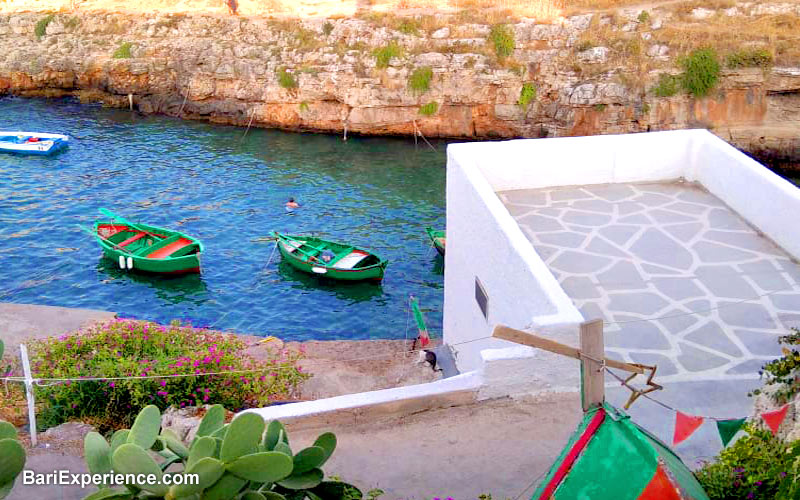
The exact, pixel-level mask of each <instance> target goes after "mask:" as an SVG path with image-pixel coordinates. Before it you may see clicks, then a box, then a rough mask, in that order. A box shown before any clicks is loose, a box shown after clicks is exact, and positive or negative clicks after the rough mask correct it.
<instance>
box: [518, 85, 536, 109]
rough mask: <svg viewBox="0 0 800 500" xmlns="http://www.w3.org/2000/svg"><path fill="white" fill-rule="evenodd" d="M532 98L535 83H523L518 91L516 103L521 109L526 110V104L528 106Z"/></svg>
mask: <svg viewBox="0 0 800 500" xmlns="http://www.w3.org/2000/svg"><path fill="white" fill-rule="evenodd" d="M534 99H536V85H534V84H533V83H531V82H525V83H523V84H522V90H520V91H519V100H518V101H517V105H518V106H519V107H520V108H522V110H523V111H528V106H530V104H531V101H533V100H534Z"/></svg>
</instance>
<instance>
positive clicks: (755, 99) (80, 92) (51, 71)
mask: <svg viewBox="0 0 800 500" xmlns="http://www.w3.org/2000/svg"><path fill="white" fill-rule="evenodd" d="M792 8H794V7H792ZM659 15H660V16H662V17H663V19H662V17H656V16H659ZM793 15H795V14H793ZM428 17H429V18H426V19H420V18H412V19H410V20H409V21H408V22H405V21H403V20H391V19H390V18H387V17H382V18H346V19H305V20H273V19H262V18H238V17H222V16H212V15H202V14H193V15H167V14H150V15H123V14H108V13H101V12H77V13H59V14H55V15H49V16H48V15H45V14H43V13H11V14H0V94H3V93H9V94H19V95H26V96H57V95H76V96H78V97H80V98H82V99H85V100H94V101H101V102H103V103H104V104H106V105H109V106H118V107H127V106H129V105H130V103H131V102H132V105H133V107H134V108H136V109H138V110H140V111H142V112H145V113H164V114H167V115H173V116H182V117H186V118H190V119H203V120H209V121H212V122H218V123H230V124H238V125H244V126H247V125H251V126H254V127H279V128H284V129H290V130H313V131H323V132H335V133H342V132H343V131H344V130H347V132H348V133H361V134H401V135H411V134H414V133H415V131H420V132H421V133H422V134H424V135H425V136H427V137H458V138H490V137H546V136H565V135H585V134H605V133H624V132H639V131H646V130H663V129H676V128H686V127H708V128H711V129H712V130H714V131H715V132H716V133H718V134H719V135H720V136H721V137H723V138H725V139H726V140H729V141H731V142H733V143H734V144H736V145H737V146H739V147H742V148H743V149H745V150H750V151H753V152H756V153H758V154H761V155H762V156H766V157H773V158H776V159H789V160H800V134H798V130H800V67H788V66H781V65H779V64H775V65H773V66H771V67H769V68H765V67H763V66H762V67H758V68H743V69H736V70H728V69H724V70H723V72H722V78H721V80H720V83H719V84H718V85H717V87H716V88H715V90H714V91H713V92H712V94H711V95H710V96H708V97H705V98H702V99H695V98H693V97H690V96H689V95H686V94H681V93H678V94H676V95H673V96H671V97H657V96H656V95H654V94H653V92H651V91H650V90H649V89H650V88H652V85H653V82H655V80H656V79H657V77H658V75H659V73H663V72H669V71H673V72H674V66H675V64H674V61H673V60H671V59H670V57H671V56H672V54H671V52H672V51H673V50H674V49H673V48H672V47H671V46H670V44H669V43H667V42H665V41H664V37H661V36H660V35H659V31H660V30H664V29H665V26H666V25H668V23H669V22H670V14H668V13H662V14H659V13H658V12H656V11H654V13H653V14H652V17H651V15H650V14H648V16H647V17H645V16H643V15H642V14H641V13H640V12H639V11H638V10H635V9H633V10H628V11H622V12H621V13H615V14H613V15H605V14H601V13H595V14H592V13H588V14H583V15H576V16H572V17H569V18H566V19H560V20H558V21H556V22H552V23H547V24H543V23H537V22H536V21H534V20H531V19H524V18H523V19H522V20H518V21H516V22H511V23H509V24H506V25H504V26H506V28H507V31H506V32H502V31H500V32H495V31H492V25H491V23H488V22H487V23H481V22H470V21H474V20H469V19H458V22H456V19H437V18H436V17H435V16H433V18H430V17H431V16H428ZM390 21H391V22H390ZM494 26H497V24H494ZM598 27H599V28H598ZM598 29H604V30H606V32H611V33H614V36H615V37H616V38H615V40H616V42H615V43H616V45H611V44H609V46H603V45H601V44H589V43H586V39H587V37H588V36H589V34H592V33H594V32H596V30H598ZM593 30H594V31H593ZM509 39H510V40H511V43H510V44H509V43H508V40H509ZM620 43H622V44H623V45H619V44H620ZM634 45H635V47H634ZM631 47H634V48H635V50H633V49H631ZM506 49H508V50H506ZM504 50H506V52H505V53H504V52H503V51H504ZM129 99H130V100H129Z"/></svg>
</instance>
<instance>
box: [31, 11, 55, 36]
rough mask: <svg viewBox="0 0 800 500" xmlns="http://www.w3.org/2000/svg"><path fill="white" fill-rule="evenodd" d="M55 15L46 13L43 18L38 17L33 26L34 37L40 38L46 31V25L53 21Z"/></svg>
mask: <svg viewBox="0 0 800 500" xmlns="http://www.w3.org/2000/svg"><path fill="white" fill-rule="evenodd" d="M55 17H56V15H55V14H47V15H46V16H44V17H43V18H41V19H39V22H37V23H36V26H34V28H33V32H34V34H35V35H36V38H39V39H41V38H42V37H43V36H44V35H45V34H46V33H47V25H48V24H50V23H51V22H53V19H54V18H55Z"/></svg>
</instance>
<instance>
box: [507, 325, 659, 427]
mask: <svg viewBox="0 0 800 500" xmlns="http://www.w3.org/2000/svg"><path fill="white" fill-rule="evenodd" d="M580 333H581V347H580V349H576V348H574V347H572V346H568V345H566V344H562V343H560V342H555V341H553V340H550V339H546V338H544V337H540V336H538V335H535V334H533V333H530V332H525V331H522V330H516V329H514V328H510V327H507V326H503V325H497V326H495V327H494V331H493V332H492V337H495V338H498V339H503V340H508V341H510V342H514V343H516V344H521V345H526V346H530V347H536V348H537V349H542V350H545V351H548V352H552V353H555V354H560V355H562V356H567V357H570V358H574V359H577V360H579V361H581V363H582V364H581V389H582V390H581V394H582V402H583V410H584V411H586V410H588V409H590V408H592V407H594V406H597V405H602V404H603V402H604V401H605V374H604V371H605V370H604V369H605V367H610V368H616V369H618V370H624V371H626V372H630V373H631V376H630V377H628V379H626V380H625V381H624V382H623V385H624V386H625V387H627V388H628V389H630V390H631V392H632V394H631V397H630V399H628V402H627V404H625V408H626V409H627V408H628V407H630V405H631V404H632V403H633V402H634V401H635V400H636V399H637V398H638V397H639V396H641V395H643V394H647V393H648V392H652V391H655V390H658V389H661V388H662V387H661V386H660V385H658V384H656V383H654V382H653V376H654V375H655V372H656V368H657V367H655V366H648V365H641V364H638V363H625V362H622V361H617V360H614V359H609V358H606V357H605V350H604V343H603V320H601V319H596V320H593V321H587V322H585V323H582V324H581V332H580ZM636 375H647V376H648V377H647V386H648V387H647V389H642V390H639V389H635V388H633V387H631V386H630V385H628V382H630V381H631V380H632V379H633V377H635V376H636Z"/></svg>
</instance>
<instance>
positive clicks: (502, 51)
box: [489, 24, 516, 61]
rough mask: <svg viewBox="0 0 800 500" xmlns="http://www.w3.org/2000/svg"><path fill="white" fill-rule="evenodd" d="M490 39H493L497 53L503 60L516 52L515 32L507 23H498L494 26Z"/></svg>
mask: <svg viewBox="0 0 800 500" xmlns="http://www.w3.org/2000/svg"><path fill="white" fill-rule="evenodd" d="M489 40H491V41H492V45H493V46H494V53H495V55H496V56H497V58H498V59H500V60H501V61H502V60H503V59H505V58H507V57H509V56H511V54H513V53H514V49H515V48H516V42H515V41H514V32H513V31H512V30H511V28H509V27H508V26H507V25H505V24H496V25H494V26H492V29H491V31H490V32H489Z"/></svg>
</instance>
